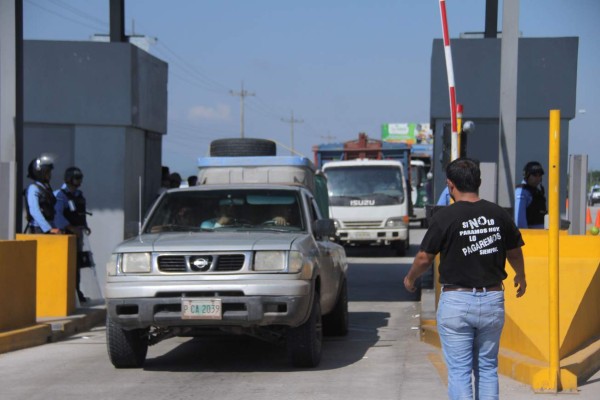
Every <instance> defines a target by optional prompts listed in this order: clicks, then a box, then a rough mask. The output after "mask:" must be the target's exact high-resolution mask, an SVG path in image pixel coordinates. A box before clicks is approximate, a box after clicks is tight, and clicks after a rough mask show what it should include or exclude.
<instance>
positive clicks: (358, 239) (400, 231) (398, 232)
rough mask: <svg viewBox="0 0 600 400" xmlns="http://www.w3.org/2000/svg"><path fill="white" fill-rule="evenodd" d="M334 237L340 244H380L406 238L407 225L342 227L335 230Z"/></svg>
mask: <svg viewBox="0 0 600 400" xmlns="http://www.w3.org/2000/svg"><path fill="white" fill-rule="evenodd" d="M336 239H337V240H338V241H339V242H340V243H342V244H380V245H387V244H391V243H393V242H398V241H404V240H408V227H401V228H393V229H392V228H373V229H343V228H340V229H338V230H337V232H336Z"/></svg>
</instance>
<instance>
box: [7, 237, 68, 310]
mask: <svg viewBox="0 0 600 400" xmlns="http://www.w3.org/2000/svg"><path fill="white" fill-rule="evenodd" d="M16 239H17V240H35V241H36V242H37V251H36V316H37V318H54V317H66V316H68V315H70V314H72V313H73V311H75V293H76V292H75V273H76V271H75V268H76V251H77V250H76V243H75V236H73V235H44V234H39V235H24V234H17V235H16Z"/></svg>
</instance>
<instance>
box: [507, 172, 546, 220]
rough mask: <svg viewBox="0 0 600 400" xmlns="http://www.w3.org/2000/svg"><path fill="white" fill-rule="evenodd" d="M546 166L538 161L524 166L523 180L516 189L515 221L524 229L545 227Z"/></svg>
mask: <svg viewBox="0 0 600 400" xmlns="http://www.w3.org/2000/svg"><path fill="white" fill-rule="evenodd" d="M543 176H544V168H542V164H540V163H539V162H537V161H530V162H528V163H527V164H525V168H523V180H522V181H521V184H520V185H517V188H516V190H515V213H514V214H515V215H514V217H515V223H516V224H517V227H519V228H521V229H523V228H525V229H543V228H544V216H545V215H546V214H547V213H548V208H547V206H546V204H547V203H546V192H545V191H544V187H543V186H542V177H543Z"/></svg>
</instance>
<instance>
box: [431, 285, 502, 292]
mask: <svg viewBox="0 0 600 400" xmlns="http://www.w3.org/2000/svg"><path fill="white" fill-rule="evenodd" d="M502 290H504V287H503V286H502V284H501V283H497V284H495V285H489V286H482V287H468V286H460V285H450V284H446V283H444V284H442V292H501V291H502Z"/></svg>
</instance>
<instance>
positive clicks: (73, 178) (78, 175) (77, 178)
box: [65, 167, 83, 187]
mask: <svg viewBox="0 0 600 400" xmlns="http://www.w3.org/2000/svg"><path fill="white" fill-rule="evenodd" d="M82 180H83V172H81V170H80V169H79V168H77V167H69V168H67V169H66V170H65V183H66V184H67V185H71V186H74V187H79V186H81V181H82Z"/></svg>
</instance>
